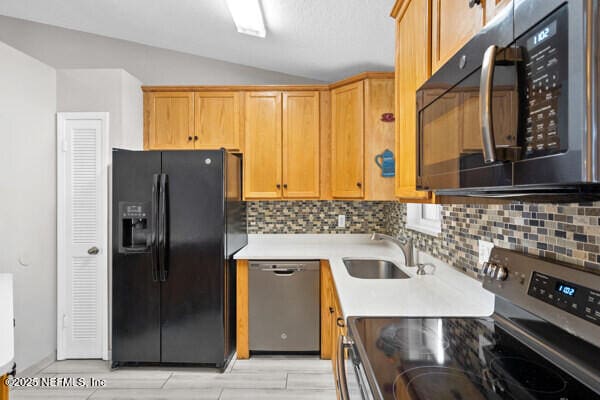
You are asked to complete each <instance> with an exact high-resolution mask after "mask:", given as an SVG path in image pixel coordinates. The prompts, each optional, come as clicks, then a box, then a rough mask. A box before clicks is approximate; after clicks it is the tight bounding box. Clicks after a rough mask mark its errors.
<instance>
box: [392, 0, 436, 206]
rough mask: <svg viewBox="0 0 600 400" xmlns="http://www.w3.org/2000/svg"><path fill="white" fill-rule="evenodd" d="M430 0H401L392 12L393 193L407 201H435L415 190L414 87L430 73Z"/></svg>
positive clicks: (415, 137) (428, 194)
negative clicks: (394, 115)
mask: <svg viewBox="0 0 600 400" xmlns="http://www.w3.org/2000/svg"><path fill="white" fill-rule="evenodd" d="M430 4H431V3H430V2H429V1H421V0H407V1H402V2H398V3H397V7H395V8H394V13H393V16H394V17H395V18H396V81H395V82H396V83H395V84H396V189H395V194H396V197H398V198H399V199H402V200H405V201H409V202H430V201H434V198H433V196H432V195H431V193H430V192H427V191H417V190H416V179H417V170H416V167H417V124H416V115H417V105H416V104H417V99H416V91H417V88H419V87H420V86H421V85H422V84H423V83H425V81H426V80H427V78H429V76H430V74H431V40H430V36H429V32H430V29H431V26H430V19H429V15H430V12H431V8H430ZM416 43H419V45H418V46H416V45H415V44H416Z"/></svg>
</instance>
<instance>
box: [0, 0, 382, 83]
mask: <svg viewBox="0 0 600 400" xmlns="http://www.w3.org/2000/svg"><path fill="white" fill-rule="evenodd" d="M261 3H262V9H263V14H264V16H265V23H266V26H267V37H266V38H265V39H260V38H255V37H251V36H246V35H241V34H239V33H237V31H236V29H235V25H234V23H233V21H232V19H231V16H230V14H229V11H228V9H227V5H226V4H225V0H1V1H0V15H6V16H10V17H15V18H21V19H25V20H30V21H35V22H41V23H45V24H49V25H55V26H60V27H63V28H69V29H74V30H78V31H83V32H88V33H94V34H98V35H103V36H108V37H112V38H118V39H123V40H129V41H133V42H137V43H142V44H146V45H150V46H156V47H161V48H166V49H170V50H176V51H182V52H186V53H190V54H195V55H200V56H204V57H210V58H214V59H218V60H223V61H229V62H234V63H238V64H243V65H248V66H253V67H257V68H263V69H267V70H272V71H277V72H282V73H286V74H292V75H298V76H303V77H307V78H311V79H317V80H322V81H333V80H337V79H341V78H344V77H346V76H348V75H351V74H354V73H358V72H362V71H365V70H392V69H393V62H394V20H393V19H392V18H391V17H390V16H389V13H390V10H391V8H392V6H393V3H394V0H261Z"/></svg>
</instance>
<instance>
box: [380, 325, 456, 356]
mask: <svg viewBox="0 0 600 400" xmlns="http://www.w3.org/2000/svg"><path fill="white" fill-rule="evenodd" d="M377 347H378V348H379V349H381V350H383V351H384V352H385V353H386V354H387V355H388V356H391V355H393V354H395V353H402V354H410V355H412V356H413V357H414V356H418V355H421V356H423V355H431V356H436V355H438V353H439V352H440V350H441V351H444V350H446V349H447V348H448V340H447V339H446V338H445V337H441V336H440V335H438V334H437V333H436V332H435V331H434V330H433V329H430V328H426V327H423V328H417V327H407V326H399V325H390V326H387V327H385V328H384V329H382V330H381V334H380V336H379V339H378V340H377Z"/></svg>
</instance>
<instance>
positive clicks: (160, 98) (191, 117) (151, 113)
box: [144, 91, 241, 150]
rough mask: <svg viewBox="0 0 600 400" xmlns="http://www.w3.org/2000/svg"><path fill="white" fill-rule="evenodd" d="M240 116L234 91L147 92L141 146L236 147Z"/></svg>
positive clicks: (237, 145) (237, 148) (185, 147)
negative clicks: (142, 144) (142, 142)
mask: <svg viewBox="0 0 600 400" xmlns="http://www.w3.org/2000/svg"><path fill="white" fill-rule="evenodd" d="M240 118H241V112H240V94H239V93H238V92H221V91H219V92H193V91H181V92H178V91H164V92H160V91H156V92H147V93H145V94H144V147H145V148H146V149H149V150H170V149H220V148H222V147H224V148H226V149H230V150H239V149H240V147H241V146H240Z"/></svg>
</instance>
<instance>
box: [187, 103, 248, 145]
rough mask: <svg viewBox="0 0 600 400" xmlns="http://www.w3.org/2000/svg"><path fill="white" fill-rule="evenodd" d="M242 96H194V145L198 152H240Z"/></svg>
mask: <svg viewBox="0 0 600 400" xmlns="http://www.w3.org/2000/svg"><path fill="white" fill-rule="evenodd" d="M239 97H240V94H239V93H238V92H196V93H195V94H194V110H195V112H194V119H195V124H194V131H195V135H194V138H195V140H194V144H195V148H196V149H220V148H221V147H224V148H226V149H231V150H239V149H240V98H239Z"/></svg>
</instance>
